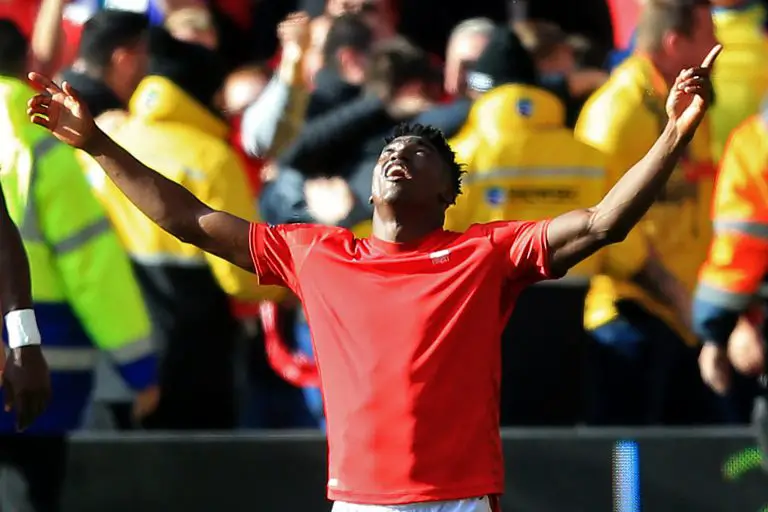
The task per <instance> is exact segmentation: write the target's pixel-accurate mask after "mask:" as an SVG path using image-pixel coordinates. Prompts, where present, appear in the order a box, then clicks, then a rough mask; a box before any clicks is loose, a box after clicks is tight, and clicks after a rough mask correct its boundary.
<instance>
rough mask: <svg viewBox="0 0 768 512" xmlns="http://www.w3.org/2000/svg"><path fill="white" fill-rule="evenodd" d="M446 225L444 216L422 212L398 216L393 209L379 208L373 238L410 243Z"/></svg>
mask: <svg viewBox="0 0 768 512" xmlns="http://www.w3.org/2000/svg"><path fill="white" fill-rule="evenodd" d="M403 219H407V221H404V220H403ZM444 223H445V216H444V215H442V214H440V215H439V216H438V215H429V214H427V213H426V212H424V211H421V212H410V213H409V214H407V215H405V214H401V215H396V214H395V212H394V211H393V209H392V208H377V209H376V210H375V211H374V212H373V226H372V228H373V236H375V237H376V238H378V239H379V240H383V241H385V242H394V243H409V242H413V241H416V240H419V239H421V238H424V237H425V236H427V235H429V234H430V233H432V232H434V231H435V230H438V229H441V228H442V227H443V224H444Z"/></svg>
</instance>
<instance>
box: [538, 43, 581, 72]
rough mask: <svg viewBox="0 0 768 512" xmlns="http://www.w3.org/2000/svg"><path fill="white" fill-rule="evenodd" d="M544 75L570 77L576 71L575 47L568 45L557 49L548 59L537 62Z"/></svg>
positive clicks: (565, 44)
mask: <svg viewBox="0 0 768 512" xmlns="http://www.w3.org/2000/svg"><path fill="white" fill-rule="evenodd" d="M536 67H537V68H538V70H539V72H540V73H541V74H542V75H568V74H570V73H572V72H573V71H574V70H575V69H576V55H575V53H574V50H573V47H571V46H570V45H569V44H567V43H562V44H559V45H557V47H556V48H555V49H554V51H552V52H551V53H550V54H549V55H547V56H546V57H544V58H542V59H539V60H538V61H537V62H536Z"/></svg>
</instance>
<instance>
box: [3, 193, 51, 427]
mask: <svg viewBox="0 0 768 512" xmlns="http://www.w3.org/2000/svg"><path fill="white" fill-rule="evenodd" d="M0 308H2V311H3V315H4V316H5V329H6V330H7V332H8V345H9V346H10V348H11V351H10V353H9V355H8V359H7V360H6V361H5V367H4V368H2V383H3V387H4V388H5V391H4V394H5V411H6V412H8V411H10V410H12V409H14V410H15V413H16V428H17V429H18V430H24V429H25V428H27V427H28V426H29V425H30V424H31V423H32V422H33V421H34V420H35V418H37V417H38V416H39V415H40V414H42V412H43V411H44V410H45V406H46V405H47V403H48V399H49V397H50V394H51V377H50V374H49V372H48V365H47V364H46V362H45V358H44V357H43V351H42V349H41V348H40V331H39V330H38V329H37V321H36V320H35V312H34V310H33V309H32V284H31V280H30V276H29V261H28V260H27V253H26V251H25V250H24V245H23V244H22V242H21V235H20V234H19V230H18V228H17V227H16V224H14V223H13V220H12V219H11V216H10V214H9V213H8V206H7V205H6V204H5V195H4V194H3V189H2V187H0ZM2 360H5V351H4V349H3V348H2V347H0V361H2ZM0 367H1V366H0Z"/></svg>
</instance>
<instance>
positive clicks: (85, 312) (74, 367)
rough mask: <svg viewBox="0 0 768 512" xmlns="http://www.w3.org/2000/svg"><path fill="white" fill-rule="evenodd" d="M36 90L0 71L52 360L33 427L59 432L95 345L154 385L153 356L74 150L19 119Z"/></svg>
mask: <svg viewBox="0 0 768 512" xmlns="http://www.w3.org/2000/svg"><path fill="white" fill-rule="evenodd" d="M34 94H35V91H34V90H33V89H32V88H31V87H29V86H28V85H27V84H25V83H24V82H22V81H21V80H20V79H17V78H11V77H7V76H3V77H2V78H0V106H2V111H3V112H4V115H2V116H0V139H2V144H0V166H2V172H0V180H2V184H3V189H4V190H5V197H6V202H7V203H8V211H9V213H10V215H11V218H12V219H13V221H14V222H15V223H16V224H17V225H18V226H19V232H20V234H21V237H22V241H23V243H24V248H25V250H26V252H27V255H28V258H29V266H30V272H31V277H32V299H33V301H34V306H35V313H36V316H37V322H38V326H39V328H40V332H41V335H42V337H43V339H44V349H43V350H44V353H45V357H46V359H47V361H48V365H49V367H50V369H51V385H52V388H53V397H52V402H51V403H50V405H49V406H48V409H47V410H46V411H45V413H44V414H43V415H42V416H41V417H40V418H39V419H38V420H37V421H36V422H35V423H34V425H33V426H32V428H31V429H30V432H33V433H38V434H41V433H42V434H46V435H62V436H63V435H64V434H66V433H67V432H69V431H71V430H74V429H76V428H78V427H79V426H80V422H81V417H82V414H83V412H84V410H85V408H86V406H87V404H88V401H89V399H90V396H91V393H92V389H91V388H92V383H93V370H94V367H95V364H96V362H97V361H98V356H99V349H101V350H102V351H104V352H106V353H107V354H108V355H109V356H110V359H111V360H112V361H113V362H114V363H115V365H116V366H117V368H118V370H119V371H120V374H121V376H122V377H123V380H125V382H126V383H127V384H128V385H129V386H130V387H131V388H132V389H133V390H134V391H138V392H146V393H153V392H155V391H156V388H155V386H156V383H157V360H156V357H155V350H154V346H153V344H152V340H151V339H150V334H151V331H150V322H149V316H148V313H147V309H146V307H145V305H144V301H143V300H142V296H141V292H140V290H139V286H138V284H137V282H136V277H135V276H134V274H133V271H132V269H131V265H130V261H129V260H128V257H127V255H126V253H125V250H124V249H123V247H122V246H121V244H120V240H119V239H118V237H117V236H116V235H115V232H114V231H113V230H112V227H111V226H110V223H109V220H108V219H107V217H106V216H105V214H104V210H103V208H102V207H101V205H100V204H99V202H98V201H97V200H96V199H95V198H94V196H93V193H92V191H91V190H90V188H89V187H88V183H87V181H86V180H85V177H84V176H83V170H82V169H81V166H80V162H79V161H78V159H77V155H76V151H74V150H73V149H72V148H70V147H68V146H66V145H65V144H62V143H60V142H59V141H57V140H56V139H55V138H53V137H51V136H50V135H49V134H47V133H46V132H45V131H44V130H41V129H39V128H38V127H37V126H34V125H30V123H29V122H28V121H27V119H26V116H25V111H26V104H27V101H28V100H29V99H30V98H31V97H32V96H34ZM14 431H15V428H14V424H13V417H12V416H11V415H0V433H8V434H10V433H12V432H14ZM46 463H47V462H46ZM50 463H57V462H54V461H51V462H50Z"/></svg>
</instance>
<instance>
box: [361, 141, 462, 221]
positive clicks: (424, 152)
mask: <svg viewBox="0 0 768 512" xmlns="http://www.w3.org/2000/svg"><path fill="white" fill-rule="evenodd" d="M371 192H372V196H373V201H374V204H382V203H384V204H386V203H389V204H392V203H396V202H407V203H410V204H418V205H424V206H425V207H430V206H431V207H437V206H439V207H442V208H445V207H446V206H447V205H448V204H449V203H450V195H449V194H450V186H449V179H448V172H447V171H446V165H445V162H444V161H443V159H442V158H441V157H440V155H439V153H438V152H437V150H436V149H435V148H434V147H433V146H432V145H431V144H429V143H428V142H426V141H424V140H423V139H421V138H420V137H400V138H398V139H395V140H394V141H392V142H391V143H390V144H387V146H386V147H385V148H384V150H383V151H382V152H381V155H380V156H379V160H378V162H377V164H376V168H375V169H374V170H373V186H372V190H371Z"/></svg>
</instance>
